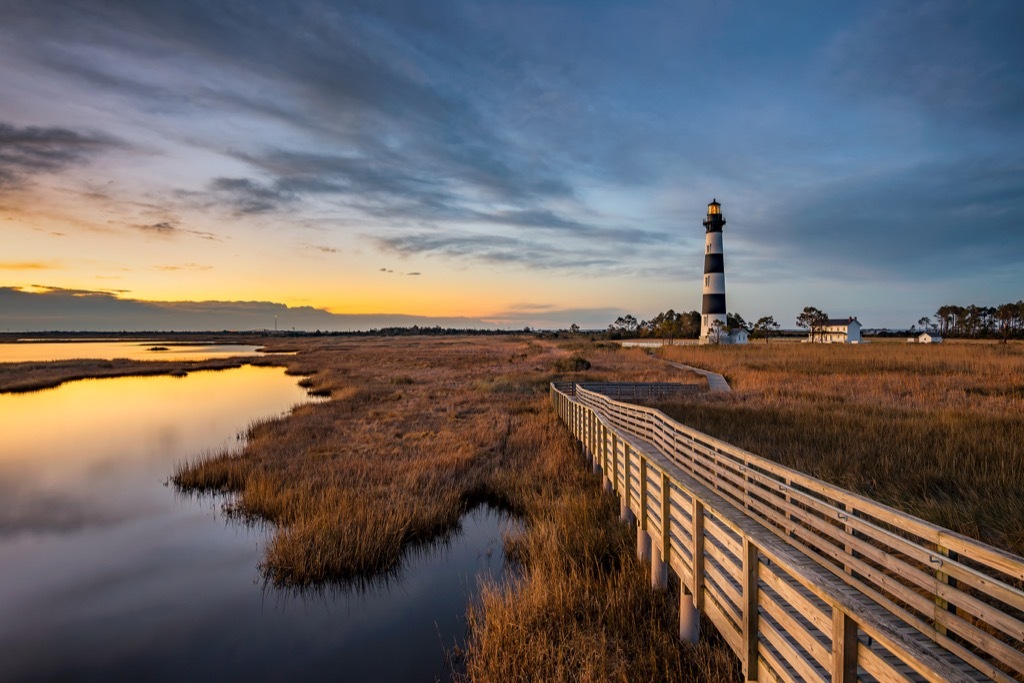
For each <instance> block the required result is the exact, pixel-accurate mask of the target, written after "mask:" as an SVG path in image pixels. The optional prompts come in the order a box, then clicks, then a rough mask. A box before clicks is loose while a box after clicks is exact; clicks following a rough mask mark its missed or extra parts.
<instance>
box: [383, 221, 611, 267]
mask: <svg viewBox="0 0 1024 683" xmlns="http://www.w3.org/2000/svg"><path fill="white" fill-rule="evenodd" d="M371 239H373V241H374V242H375V243H376V244H377V246H378V247H379V248H380V249H381V250H383V251H390V252H392V253H395V254H398V255H400V256H411V255H415V254H434V255H441V256H446V257H449V258H471V259H473V260H476V261H481V262H484V263H492V264H511V265H521V266H525V267H528V268H533V269H538V270H547V269H562V270H568V269H573V270H586V269H593V268H603V269H606V270H605V271H604V272H606V273H607V272H611V271H612V270H616V269H618V268H620V267H621V265H622V264H621V262H620V261H619V260H618V259H616V258H615V256H614V255H613V254H611V253H607V254H606V253H604V252H603V250H599V251H589V252H588V251H584V250H577V249H571V248H569V249H567V248H560V247H558V246H557V245H551V244H540V243H536V242H531V241H527V240H523V239H518V238H514V237H505V236H502V235H480V234H469V233H456V232H451V231H449V232H429V233H428V232H421V233H412V234H403V235H397V236H391V237H371Z"/></svg>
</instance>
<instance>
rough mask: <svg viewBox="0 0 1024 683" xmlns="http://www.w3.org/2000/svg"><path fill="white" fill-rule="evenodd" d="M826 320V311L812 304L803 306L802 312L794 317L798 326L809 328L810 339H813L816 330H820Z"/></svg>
mask: <svg viewBox="0 0 1024 683" xmlns="http://www.w3.org/2000/svg"><path fill="white" fill-rule="evenodd" d="M827 322H828V313H825V312H824V311H822V310H819V309H817V308H815V307H814V306H806V307H804V310H803V312H802V313H801V314H800V315H798V316H797V317H796V324H797V326H798V327H802V328H804V329H805V330H810V332H811V341H814V338H815V337H816V336H817V334H818V330H820V329H821V328H822V327H823V326H824V325H825V323H827Z"/></svg>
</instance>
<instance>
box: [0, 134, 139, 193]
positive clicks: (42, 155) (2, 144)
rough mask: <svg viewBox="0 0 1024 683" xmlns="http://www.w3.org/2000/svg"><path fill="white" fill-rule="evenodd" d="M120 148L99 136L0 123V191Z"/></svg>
mask: <svg viewBox="0 0 1024 683" xmlns="http://www.w3.org/2000/svg"><path fill="white" fill-rule="evenodd" d="M123 146H124V144H123V143H122V142H120V141H118V140H117V139H116V138H113V137H110V136H107V135H104V134H102V133H95V132H79V131H74V130H70V129H67V128H40V127H37V126H27V127H17V126H12V125H10V124H7V123H0V188H3V187H4V186H8V187H10V186H13V185H16V184H19V183H21V182H23V181H24V179H25V178H27V177H29V176H31V175H35V174H38V173H54V172H58V171H62V170H64V169H66V168H68V167H71V166H79V165H83V164H86V163H89V162H90V161H91V160H92V159H93V158H94V157H96V156H97V155H99V154H101V153H103V152H106V151H109V150H112V149H117V148H120V147H123Z"/></svg>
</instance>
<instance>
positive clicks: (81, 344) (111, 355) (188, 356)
mask: <svg viewBox="0 0 1024 683" xmlns="http://www.w3.org/2000/svg"><path fill="white" fill-rule="evenodd" d="M154 347H158V348H154ZM258 348H260V347H258V346H252V345H249V344H182V343H180V342H167V341H163V342H162V341H153V340H146V341H107V340H96V341H74V342H44V341H38V342H37V341H19V342H15V343H10V344H0V363H26V362H31V363H44V362H48V361H54V360H72V359H76V358H91V359H101V360H113V359H115V358H128V359H130V360H170V361H181V360H207V359H209V358H227V357H228V356H248V355H253V354H255V353H256V349H258Z"/></svg>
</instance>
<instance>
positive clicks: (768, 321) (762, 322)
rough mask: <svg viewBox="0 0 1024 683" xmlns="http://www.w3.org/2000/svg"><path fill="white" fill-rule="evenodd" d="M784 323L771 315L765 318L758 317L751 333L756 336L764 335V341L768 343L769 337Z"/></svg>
mask: <svg viewBox="0 0 1024 683" xmlns="http://www.w3.org/2000/svg"><path fill="white" fill-rule="evenodd" d="M780 327H782V325H780V324H779V323H777V322H775V318H774V317H773V316H770V315H766V316H764V317H763V318H758V319H757V322H756V323H754V328H753V330H751V334H752V335H753V336H754V337H758V338H760V337H764V343H765V344H767V343H768V338H769V337H770V336H771V335H772V332H775V331H776V330H778V329H779V328H780Z"/></svg>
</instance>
